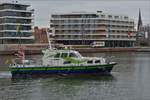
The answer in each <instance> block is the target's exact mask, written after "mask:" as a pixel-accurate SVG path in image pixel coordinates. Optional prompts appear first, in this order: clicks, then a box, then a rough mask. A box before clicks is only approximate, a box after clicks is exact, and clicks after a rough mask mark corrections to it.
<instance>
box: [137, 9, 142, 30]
mask: <svg viewBox="0 0 150 100" xmlns="http://www.w3.org/2000/svg"><path fill="white" fill-rule="evenodd" d="M140 27H142V18H141V10H140V8H139V19H138V27H137V30H140Z"/></svg>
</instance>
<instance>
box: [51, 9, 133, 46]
mask: <svg viewBox="0 0 150 100" xmlns="http://www.w3.org/2000/svg"><path fill="white" fill-rule="evenodd" d="M50 27H51V28H53V29H54V30H55V32H54V33H55V39H54V40H55V42H56V43H63V44H64V45H91V44H92V43H94V42H103V43H104V44H105V46H106V47H131V46H134V43H135V41H136V35H135V29H134V20H133V19H130V18H129V17H128V16H120V15H111V14H106V13H103V12H102V11H97V13H87V12H72V13H64V14H60V13H55V14H52V15H51V19H50Z"/></svg>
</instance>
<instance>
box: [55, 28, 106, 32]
mask: <svg viewBox="0 0 150 100" xmlns="http://www.w3.org/2000/svg"><path fill="white" fill-rule="evenodd" d="M55 30H80V31H85V30H106V28H105V27H97V28H96V27H95V28H82V27H81V28H69V27H68V28H55Z"/></svg>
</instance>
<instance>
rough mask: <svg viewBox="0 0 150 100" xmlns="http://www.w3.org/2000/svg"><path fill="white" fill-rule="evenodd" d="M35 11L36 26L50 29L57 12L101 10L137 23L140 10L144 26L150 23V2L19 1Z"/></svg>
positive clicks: (136, 0)
mask: <svg viewBox="0 0 150 100" xmlns="http://www.w3.org/2000/svg"><path fill="white" fill-rule="evenodd" d="M18 1H20V2H26V3H29V4H31V5H32V8H34V9H35V21H34V24H35V25H37V26H40V27H49V19H50V15H51V14H52V13H55V12H72V11H87V12H88V11H89V12H96V11H97V10H101V11H103V12H106V13H111V14H118V15H127V16H129V17H131V18H133V19H135V23H137V19H138V12H139V8H140V9H141V13H142V20H143V24H148V23H150V0H18Z"/></svg>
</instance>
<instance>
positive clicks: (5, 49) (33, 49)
mask: <svg viewBox="0 0 150 100" xmlns="http://www.w3.org/2000/svg"><path fill="white" fill-rule="evenodd" d="M22 47H23V49H24V51H25V53H26V54H41V53H42V50H44V49H46V48H47V47H48V44H24V45H22ZM18 49H19V48H18V45H0V55H12V54H15V53H16V52H17V51H18ZM74 50H77V51H79V52H80V53H100V52H150V47H112V48H104V47H103V48H74Z"/></svg>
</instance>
